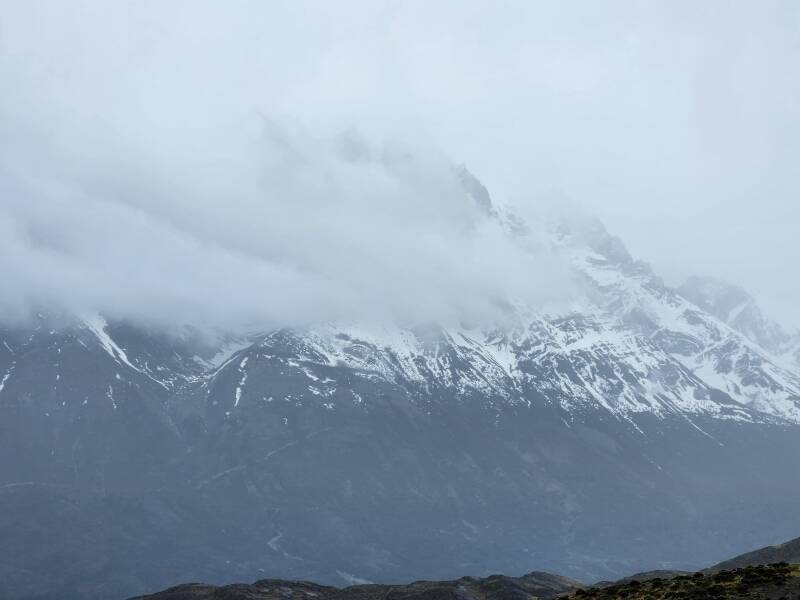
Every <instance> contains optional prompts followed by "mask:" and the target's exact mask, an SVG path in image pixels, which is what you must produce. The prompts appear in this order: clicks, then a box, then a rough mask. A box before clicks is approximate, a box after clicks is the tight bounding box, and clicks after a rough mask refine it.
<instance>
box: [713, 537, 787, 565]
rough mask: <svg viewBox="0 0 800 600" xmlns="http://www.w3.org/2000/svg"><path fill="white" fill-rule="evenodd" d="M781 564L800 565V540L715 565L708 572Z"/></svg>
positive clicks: (759, 550) (768, 547)
mask: <svg viewBox="0 0 800 600" xmlns="http://www.w3.org/2000/svg"><path fill="white" fill-rule="evenodd" d="M779 562H785V563H790V564H800V538H796V539H793V540H790V541H788V542H784V543H783V544H776V545H774V546H767V547H766V548H760V549H758V550H754V551H752V552H747V553H745V554H742V555H741V556H736V557H734V558H731V559H729V560H726V561H723V562H721V563H719V564H717V565H714V566H713V567H711V568H710V569H708V570H709V571H712V572H715V571H723V570H726V569H727V570H731V569H741V568H744V567H753V566H758V565H769V564H774V563H779Z"/></svg>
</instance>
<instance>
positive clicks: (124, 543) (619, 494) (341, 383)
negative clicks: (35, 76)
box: [0, 171, 800, 598]
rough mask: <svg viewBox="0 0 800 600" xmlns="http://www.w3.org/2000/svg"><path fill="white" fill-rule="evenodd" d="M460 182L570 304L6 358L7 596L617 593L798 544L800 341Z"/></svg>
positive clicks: (158, 336)
mask: <svg viewBox="0 0 800 600" xmlns="http://www.w3.org/2000/svg"><path fill="white" fill-rule="evenodd" d="M460 177H461V179H462V181H463V182H464V185H465V190H466V192H467V196H468V197H469V198H471V199H472V200H473V201H475V202H478V204H479V206H481V207H482V208H483V209H484V210H485V211H486V213H487V215H488V217H487V218H492V219H499V220H500V221H501V222H502V223H504V225H505V227H506V229H507V232H508V235H509V236H513V237H515V238H516V239H519V240H520V243H522V244H525V243H535V244H536V245H537V247H539V248H545V249H546V251H547V252H552V253H556V254H558V256H560V257H562V258H563V259H564V260H565V262H566V264H568V265H569V267H568V268H569V271H570V276H571V279H572V280H573V282H574V289H575V294H574V295H572V296H571V297H570V298H569V300H568V301H563V302H562V301H559V302H551V303H550V304H548V305H535V306H531V305H525V304H524V303H520V302H518V301H516V300H515V299H513V298H509V299H506V302H505V304H504V306H505V318H504V319H503V321H502V325H498V324H494V325H490V326H487V325H483V326H474V325H465V324H462V323H458V324H449V325H442V324H437V325H431V324H419V323H414V324H405V325H402V326H401V325H397V324H386V323H382V324H373V323H329V324H325V325H321V326H317V327H311V328H307V329H296V330H277V331H265V332H258V333H254V334H251V335H247V336H239V337H235V336H220V337H219V339H218V340H217V341H215V342H209V341H208V338H207V337H203V336H201V335H200V334H199V333H196V332H182V333H181V334H180V335H176V334H175V333H174V332H173V333H171V334H169V335H167V334H164V333H161V332H155V331H149V330H146V329H143V328H140V327H136V326H134V325H131V324H126V323H109V322H107V321H106V320H105V319H103V318H102V317H100V316H98V315H91V316H88V317H86V316H80V317H79V316H70V317H60V318H58V319H56V318H54V317H52V316H48V315H40V316H39V317H38V318H36V319H34V321H33V322H32V323H29V324H27V325H17V326H14V327H7V328H6V329H3V330H0V382H1V383H0V457H1V458H0V540H3V541H2V542H0V592H2V591H7V593H8V594H10V595H13V596H14V597H25V596H24V595H25V593H27V594H28V595H29V596H30V597H60V598H66V597H70V596H74V597H86V598H88V597H97V598H101V597H102V598H105V597H109V595H120V594H121V593H124V592H126V593H134V592H140V591H147V590H152V589H156V588H160V587H163V586H164V585H166V584H169V583H171V582H176V581H184V580H189V579H204V580H216V581H224V580H237V579H243V578H244V579H246V578H256V577H259V576H263V575H264V573H267V574H269V575H275V576H281V577H290V576H297V577H303V578H317V579H321V580H325V581H336V580H338V581H342V580H353V581H355V580H358V579H359V578H366V579H381V580H384V581H386V580H396V579H410V578H418V577H438V578H441V577H448V576H455V575H463V574H465V573H474V574H481V573H486V572H489V571H492V570H502V571H505V572H509V573H513V572H527V571H530V570H532V569H534V568H535V569H547V570H553V571H557V572H563V573H565V574H567V575H571V576H576V577H581V578H585V579H592V578H610V577H612V576H615V575H620V574H624V573H627V572H631V571H635V570H644V569H651V568H655V567H658V566H660V567H671V568H675V567H683V568H693V567H694V566H696V565H699V564H704V563H708V562H711V561H713V560H714V559H715V556H717V553H718V554H719V556H723V555H725V554H728V553H731V552H735V551H737V550H739V549H742V548H745V547H750V546H754V545H759V544H762V543H767V542H769V541H771V536H772V535H773V534H774V535H776V536H777V537H779V538H780V537H783V536H784V535H785V530H786V527H787V523H794V524H795V525H800V510H798V508H797V506H798V505H797V502H796V499H797V497H798V494H800V478H797V477H792V476H791V473H792V472H796V465H795V463H794V459H793V457H794V456H796V455H797V452H798V451H800V363H798V361H797V360H796V357H793V355H792V349H793V348H795V347H796V339H795V338H794V337H793V336H792V335H790V334H787V333H784V332H783V331H782V330H780V329H779V328H778V327H777V326H775V325H773V324H772V323H771V322H770V321H769V320H768V319H766V318H765V317H763V315H761V313H760V311H759V310H758V308H757V307H756V306H755V303H754V302H753V301H752V298H750V297H749V296H747V295H746V294H744V293H743V292H741V291H740V290H738V289H737V288H734V287H731V286H726V285H725V284H721V283H718V282H713V281H710V280H709V281H707V280H699V279H698V280H691V281H689V282H687V284H686V285H684V286H682V287H681V288H679V289H673V288H670V287H669V286H667V285H665V284H664V283H663V281H662V280H661V279H660V278H659V277H658V276H657V275H656V274H655V273H654V272H653V271H652V270H651V269H650V268H649V267H648V266H647V265H646V264H644V263H642V262H639V261H636V260H635V259H633V258H632V257H631V256H630V254H629V253H628V252H627V250H626V249H625V247H624V245H623V243H622V242H621V241H620V240H618V239H617V238H615V237H613V236H611V235H610V234H608V233H607V232H606V230H605V229H604V227H603V226H602V224H600V223H599V222H598V221H596V220H592V219H585V218H581V219H572V220H563V219H562V220H557V221H548V222H546V223H539V224H536V226H535V227H531V226H530V224H525V223H523V222H522V221H521V220H520V219H519V218H517V217H514V216H513V215H510V214H509V213H508V212H504V211H502V210H499V209H496V208H494V207H493V206H492V204H491V199H490V197H489V195H488V191H487V190H486V188H485V187H483V186H482V185H481V184H480V182H478V181H477V179H475V178H474V177H472V176H471V175H470V174H469V173H468V172H466V171H464V172H463V173H461V175H460ZM534 232H535V233H534ZM528 238H530V239H528ZM765 496H767V497H768V498H769V500H768V501H766V502H765ZM743 519H746V520H747V521H746V522H747V523H748V524H749V525H747V526H744V527H743V526H742V523H741V522H742V520H743ZM732 523H736V524H737V527H736V528H731V527H730V525H731V524H732ZM734 530H735V531H736V532H737V534H736V536H738V537H734V536H733V534H731V533H730V531H734ZM21 539H26V540H29V543H26V544H24V547H25V548H32V550H29V551H26V552H20V551H19V548H21V547H22V546H20V545H19V544H18V543H17V542H18V541H19V540H21ZM656 539H657V540H658V542H657V543H654V540H656ZM30 540H36V541H35V542H30ZM43 571H46V572H47V573H48V576H47V577H45V578H42V576H41V574H42V572H43Z"/></svg>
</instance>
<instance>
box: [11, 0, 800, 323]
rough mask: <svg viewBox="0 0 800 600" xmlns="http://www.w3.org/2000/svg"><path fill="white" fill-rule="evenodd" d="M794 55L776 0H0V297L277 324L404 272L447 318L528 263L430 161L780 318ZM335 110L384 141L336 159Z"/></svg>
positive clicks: (798, 82)
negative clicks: (583, 213) (0, 286)
mask: <svg viewBox="0 0 800 600" xmlns="http://www.w3.org/2000/svg"><path fill="white" fill-rule="evenodd" d="M799 65H800V3H797V2H794V1H791V0H790V1H786V2H767V1H764V0H758V1H752V2H746V1H740V2H714V1H707V2H673V1H670V2H659V3H656V2H615V1H609V2H577V1H576V2H569V3H565V2H527V1H525V2H503V3H497V2H411V1H405V2H385V3H381V2H377V1H369V2H298V1H293V2H285V3H278V2H255V1H254V2H235V1H233V2H232V1H228V2H198V1H195V2H168V3H165V2H141V1H138V2H131V3H124V2H114V3H110V2H101V1H99V0H98V1H96V2H77V1H74V2H70V3H64V2H57V1H53V2H38V3H34V2H29V1H19V2H10V1H8V0H0V89H2V94H1V95H0V161H2V162H0V193H2V196H0V202H2V203H3V206H4V208H6V209H7V210H4V211H3V212H4V213H5V214H4V215H2V216H0V228H3V229H4V234H5V235H4V239H5V241H4V242H0V243H2V244H5V246H4V247H3V255H4V258H0V265H2V266H3V269H4V271H6V273H8V272H12V273H13V276H11V277H9V276H8V275H6V277H7V280H8V279H9V278H10V279H11V280H12V281H15V282H16V290H17V292H16V294H13V293H9V292H7V291H6V292H4V293H3V295H2V296H0V301H3V302H4V303H5V304H6V306H5V307H4V308H5V309H6V310H12V309H13V308H14V306H17V307H18V306H21V305H23V304H25V302H27V301H29V299H30V298H37V297H41V296H47V295H48V294H49V295H60V296H64V295H65V294H66V296H69V298H68V299H67V300H68V302H69V303H74V304H75V305H76V306H84V305H87V303H88V304H91V303H95V304H97V305H98V306H100V307H106V306H107V305H109V304H114V305H116V306H122V307H125V308H120V310H121V311H122V312H125V311H126V310H133V308H130V309H129V308H127V307H128V306H130V307H134V306H143V305H144V306H158V307H162V308H163V312H164V315H165V318H171V316H173V315H174V314H177V313H179V312H180V311H181V310H182V309H181V307H182V306H184V307H185V306H186V304H187V303H191V302H192V296H194V297H195V300H194V302H195V303H197V304H202V307H200V308H198V311H199V313H198V314H202V315H203V317H204V318H211V319H213V318H215V316H219V314H222V313H224V312H225V311H226V310H229V309H230V308H231V307H233V308H235V309H237V310H239V311H240V312H241V313H243V314H247V315H248V318H254V319H259V318H274V319H277V320H292V319H301V317H300V316H299V315H301V314H303V313H304V311H309V310H313V311H319V310H320V307H321V306H325V307H331V306H334V307H335V306H345V305H352V304H353V302H354V301H355V299H356V298H358V299H361V301H364V303H365V304H366V303H367V301H366V299H370V300H373V299H375V298H381V299H384V300H385V299H387V298H396V297H397V296H399V295H402V291H403V290H404V289H408V288H407V287H404V286H412V285H414V284H413V282H414V281H417V282H422V283H428V284H429V286H428V287H430V288H431V290H432V291H431V292H430V294H428V295H423V297H422V298H419V299H418V300H419V302H420V303H423V304H425V306H438V305H444V304H448V303H452V302H453V301H456V300H459V299H463V298H464V297H466V296H469V297H472V298H476V299H477V300H476V302H475V305H474V306H470V307H469V310H470V311H473V310H483V308H484V306H483V305H484V304H487V303H489V304H490V303H491V301H492V297H491V296H492V295H491V290H492V289H510V290H511V291H513V292H514V293H519V294H534V293H535V291H534V290H536V289H540V288H541V287H542V286H543V285H544V284H545V283H546V282H551V281H554V280H553V278H554V277H555V276H554V273H555V272H557V271H558V269H557V268H556V267H555V266H554V265H551V264H548V263H547V261H542V260H540V261H535V264H528V263H527V262H525V261H524V260H523V259H521V258H520V256H521V254H520V253H519V252H518V251H517V249H514V248H508V247H505V246H504V243H503V242H500V241H498V240H499V236H497V232H494V231H485V230H483V229H481V227H482V225H481V224H480V220H479V219H478V217H475V216H474V215H464V214H462V213H461V212H459V210H460V209H459V210H456V208H455V204H454V203H455V202H457V200H456V199H455V192H454V190H453V189H452V182H451V181H450V180H449V179H448V175H447V172H448V168H447V165H446V163H447V161H448V159H447V158H446V157H450V158H452V159H453V160H455V161H456V162H464V163H466V164H467V165H468V166H469V168H470V169H471V170H472V171H473V172H474V173H475V174H477V175H478V176H479V177H480V178H481V179H482V180H483V181H484V183H485V184H486V185H487V186H488V187H489V189H490V190H491V191H492V193H493V195H494V196H495V198H496V199H498V200H500V201H501V202H512V203H514V204H517V205H520V206H522V207H535V206H536V205H537V203H538V202H539V199H540V198H542V197H543V196H546V195H550V194H551V192H552V191H553V190H556V191H558V192H560V193H563V194H565V195H566V196H568V197H569V198H571V199H572V200H574V201H575V202H577V203H578V204H580V205H582V206H584V207H585V208H586V210H588V211H589V212H593V213H596V214H598V215H599V216H600V217H601V218H602V219H604V220H605V222H606V224H607V226H608V228H609V229H610V230H611V231H612V232H614V233H617V234H619V235H620V236H621V237H622V238H623V239H624V241H625V242H626V244H627V245H628V246H629V248H630V250H631V251H632V252H633V253H634V254H635V255H637V256H639V257H641V258H643V259H645V260H648V261H649V262H651V263H652V264H653V265H654V266H655V268H656V269H657V270H658V271H659V272H660V273H662V274H663V275H665V276H666V277H667V279H668V280H669V281H671V282H673V283H676V282H678V281H679V280H680V279H681V278H682V277H683V276H686V275H691V274H713V275H717V276H720V277H722V278H725V279H729V280H731V281H734V282H736V283H739V284H741V285H743V286H745V287H747V288H748V289H750V291H752V292H753V293H755V294H756V295H757V296H758V297H759V298H760V299H762V300H763V302H764V304H765V305H766V306H767V307H768V309H770V310H771V311H772V312H774V313H775V314H776V315H777V316H779V317H781V318H783V319H785V320H790V321H793V322H795V323H797V322H799V321H800V316H798V315H796V314H795V312H796V311H795V306H796V303H797V300H798V299H800V279H798V277H797V276H796V273H797V266H798V258H800V252H798V249H797V242H796V240H797V239H798V237H800V236H799V234H800V207H799V206H798V202H797V194H798V190H800V169H798V168H797V165H798V164H800V161H798V158H800V156H799V155H800V104H799V102H800V68H798V66H799ZM265 119H266V120H267V122H268V123H271V124H272V125H270V127H272V131H273V133H274V135H272V136H271V137H269V139H268V140H267V142H266V143H265V142H264V140H263V139H262V138H261V137H260V136H259V134H260V132H261V131H262V128H263V126H264V123H265ZM342 130H352V131H357V132H358V135H360V136H362V137H363V139H364V140H367V142H366V144H367V146H368V147H369V148H370V152H371V154H370V155H371V156H373V157H375V156H382V157H384V158H382V159H380V160H378V159H375V158H373V159H370V160H367V161H361V162H359V161H355V162H352V161H351V162H347V161H344V162H342V159H341V157H340V156H339V155H338V154H337V153H336V152H334V151H333V150H331V147H330V146H331V144H332V143H333V142H331V141H330V140H331V137H332V136H333V135H334V134H336V133H338V132H340V131H342ZM385 140H396V142H391V143H389V146H388V148H389V149H388V150H387V146H386V142H385ZM393 144H396V145H393ZM393 153H394V154H393ZM406 154H412V155H413V156H414V157H415V158H414V160H413V161H411V162H412V163H413V164H410V165H408V164H405V163H403V161H402V160H390V161H388V162H387V160H385V157H386V156H387V155H392V156H395V155H396V156H404V155H406ZM287 157H289V158H287ZM340 163H341V164H340ZM401 164H402V165H405V166H398V165H401ZM265 165H267V166H266V167H265ZM379 191H380V193H382V194H383V197H382V198H380V199H379V198H376V194H377V193H378V192H379ZM287 196H290V197H291V198H292V202H291V203H287V202H286V201H285V198H286V197H287ZM279 198H280V199H281V201H280V202H279V201H278V199H279ZM297 223H302V224H303V227H302V228H299V227H298V226H297ZM420 228H421V229H420ZM476 228H477V229H478V230H479V231H480V235H479V236H477V238H476V237H475V235H474V231H475V230H476ZM300 230H302V231H300ZM387 232H391V233H390V234H389V233H387ZM465 232H469V233H465ZM353 233H354V235H351V234H353ZM354 238H355V239H356V240H357V241H353V240H354ZM419 239H423V240H427V242H426V243H422V244H420V243H419V242H418V240H419ZM476 239H477V240H478V241H475V240H476ZM120 242H121V243H120ZM380 246H385V248H383V249H378V250H376V248H379V247H380ZM321 249H324V251H323V250H321ZM426 261H429V264H428V265H427V266H420V263H425V262H426ZM518 261H522V262H518ZM348 262H349V265H350V266H349V267H347V266H343V265H347V264H348ZM511 263H517V264H518V266H516V267H513V268H509V267H508V265H509V264H511ZM119 264H124V265H125V268H124V269H123V271H124V277H123V276H118V274H117V275H115V273H114V271H115V265H119ZM410 264H413V265H416V266H415V267H414V268H412V269H409V267H408V265H410ZM465 264H474V265H477V266H474V267H472V268H470V269H467V268H466V267H465V266H464V265H465ZM15 265H16V267H15ZM20 265H23V266H20ZM503 265H505V266H503ZM501 266H503V268H500V267H501ZM473 269H474V272H473ZM116 270H117V271H118V270H119V269H116ZM378 271H380V272H382V273H383V275H376V273H377V272H378ZM54 273H57V275H54ZM247 273H250V274H251V275H250V277H249V278H248V277H247ZM321 273H327V279H328V280H327V281H324V282H322V281H321V280H320V274H321ZM442 273H445V275H442ZM526 273H530V274H532V275H531V276H528V277H527V281H526V283H525V284H524V285H523V284H521V283H520V282H519V280H520V279H526V277H525V274H526ZM257 274H259V275H257ZM210 278H212V279H213V278H216V280H217V282H216V284H211V283H209V281H208V280H209V279H210ZM442 278H443V279H444V283H442ZM98 280H99V281H102V284H103V285H100V284H99V283H98ZM255 280H258V281H259V282H262V283H258V284H257V283H254V281H255ZM476 280H480V282H479V283H476ZM559 285H560V284H559V283H558V282H555V283H554V287H558V286H559ZM393 286H396V288H393ZM120 287H122V288H123V289H124V290H125V294H123V295H122V296H120V295H119V293H118V289H119V288H120ZM112 288H113V290H112ZM476 288H479V289H476ZM6 289H8V287H6ZM234 289H239V290H240V293H234V292H233V291H232V290H234ZM276 289H283V290H289V291H290V293H288V292H287V293H285V294H282V295H283V296H284V297H283V298H282V299H277V298H274V295H275V290H276ZM67 290H69V293H67ZM76 290H81V291H80V292H78V291H76ZM155 290H158V291H155ZM223 290H228V292H226V293H222V291H223ZM387 290H388V291H387ZM226 294H229V296H226ZM151 296H152V297H151ZM254 296H255V297H264V298H269V299H270V302H271V304H272V306H273V309H271V311H268V312H267V314H261V313H260V312H259V310H256V309H254V305H253V302H252V298H253V297H254ZM197 297H202V298H203V299H202V300H198V299H197ZM209 297H214V298H213V299H214V301H213V302H211V301H209V300H208V298H209ZM308 298H314V299H316V300H315V301H314V302H311V301H308V300H306V299H308ZM320 298H322V299H323V301H322V302H320ZM275 306H278V308H274V307H275ZM403 308H405V309H411V310H413V309H414V307H413V306H404V307H403ZM183 310H185V308H184V309H183Z"/></svg>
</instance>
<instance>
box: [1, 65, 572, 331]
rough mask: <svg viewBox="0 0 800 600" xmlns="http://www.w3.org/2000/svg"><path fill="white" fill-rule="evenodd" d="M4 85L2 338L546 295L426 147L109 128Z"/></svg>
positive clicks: (280, 321)
mask: <svg viewBox="0 0 800 600" xmlns="http://www.w3.org/2000/svg"><path fill="white" fill-rule="evenodd" d="M5 75H6V76H7V77H8V73H6V74H5ZM42 81H44V82H45V83H47V84H48V85H49V86H51V87H49V88H48V91H49V92H52V93H53V94H54V95H53V96H50V97H48V95H43V93H42V92H43V90H42V89H41V88H40V87H37V86H36V85H34V84H37V83H38V84H41V83H42ZM16 83H17V85H16V86H14V88H13V89H14V94H13V95H11V97H5V98H3V99H0V117H2V121H3V123H4V126H3V127H4V131H3V135H2V137H0V198H2V212H1V213H0V272H2V279H3V282H2V287H0V315H2V319H3V320H4V321H6V322H13V321H16V320H19V319H23V318H25V317H26V316H29V315H30V313H31V311H37V310H44V311H50V310H54V311H66V312H69V313H78V314H81V313H86V312H88V313H93V312H101V313H103V314H105V315H107V316H109V317H112V318H118V319H129V320H135V321H137V322H143V323H147V324H155V325H172V326H174V325H176V324H177V325H193V326H199V327H212V328H215V329H220V328H222V329H232V330H240V329H248V328H267V327H281V326H297V325H305V324H310V323H314V322H318V321H327V320H331V319H364V318H387V317H391V318H401V319H412V320H441V319H469V320H473V319H494V318H497V317H498V316H500V315H501V313H502V311H503V307H504V303H505V302H506V301H507V300H508V299H509V298H519V299H524V300H526V301H536V300H537V299H542V298H545V297H552V295H553V294H554V293H555V289H556V287H557V286H558V285H559V283H558V280H559V267H558V264H557V262H556V261H555V259H554V258H552V257H549V256H547V255H546V254H545V253H543V252H533V251H532V250H531V248H530V247H525V246H523V245H522V240H518V239H513V238H511V237H509V236H508V235H507V234H506V232H505V231H504V230H503V228H502V227H501V225H500V223H499V222H498V220H497V219H495V218H492V217H491V216H490V215H489V214H488V213H487V211H486V207H485V206H481V204H480V203H478V202H476V201H475V200H474V198H472V197H470V196H469V195H468V193H467V192H466V191H465V188H464V186H463V185H462V181H461V179H460V176H459V170H458V168H456V167H455V166H454V164H453V163H452V161H451V160H450V159H449V158H447V157H445V156H444V155H442V154H441V153H439V152H437V151H433V150H431V149H430V148H428V147H425V146H418V145H409V144H405V143H397V142H373V141H368V140H366V139H364V138H363V137H362V136H361V135H360V134H359V133H358V132H357V131H355V130H348V131H345V132H343V133H340V134H338V135H333V136H322V137H319V136H315V135H312V134H311V133H309V132H308V131H307V130H306V129H305V128H303V127H300V126H298V125H297V124H296V123H290V122H285V121H284V122H278V121H276V120H275V119H273V118H271V117H270V116H267V115H264V114H262V113H260V112H258V111H256V110H253V111H252V113H251V114H243V113H239V114H236V113H235V112H234V111H230V110H225V109H220V110H218V111H212V110H207V111H204V114H203V116H202V118H196V119H195V118H189V117H188V116H187V114H186V113H175V115H174V117H175V121H174V122H172V121H170V126H169V127H161V126H159V123H157V122H155V121H157V120H161V119H169V117H170V115H169V114H165V113H163V112H162V111H161V110H159V111H157V112H156V115H157V116H158V119H157V120H151V119H149V118H147V116H142V115H138V114H137V113H136V106H135V105H129V106H128V109H129V110H127V111H121V112H119V113H118V114H116V115H115V118H111V117H110V116H109V111H108V110H106V109H105V107H103V106H99V105H97V104H96V103H95V102H93V101H90V100H89V99H87V98H85V97H82V98H81V101H80V102H79V103H77V104H75V105H73V106H69V105H68V103H66V102H64V100H63V99H62V97H61V96H60V95H59V94H58V90H57V89H56V87H55V86H53V83H52V81H50V80H49V79H47V78H44V79H35V78H30V77H27V76H21V77H18V80H17V81H16ZM43 99H46V100H44V101H43ZM66 99H67V100H69V99H70V98H69V95H67V97H66ZM186 100H187V101H189V100H190V99H189V98H187V99H186ZM195 100H198V99H195ZM199 101H202V99H199ZM240 117H245V118H240Z"/></svg>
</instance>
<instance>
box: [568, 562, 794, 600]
mask: <svg viewBox="0 0 800 600" xmlns="http://www.w3.org/2000/svg"><path fill="white" fill-rule="evenodd" d="M571 597H572V598H576V599H580V600H618V599H625V600H706V599H714V600H715V599H720V600H722V599H726V598H730V599H745V598H747V599H753V600H755V599H763V600H800V565H790V564H788V563H785V562H780V563H775V564H771V565H759V566H750V567H744V568H741V569H734V570H724V571H718V572H716V573H694V574H692V575H680V576H678V577H674V578H672V579H667V580H665V579H661V578H654V579H651V580H649V581H637V580H632V581H627V582H624V583H617V584H613V585H609V586H606V587H592V588H586V589H582V590H578V591H577V592H575V593H574V594H572V596H571Z"/></svg>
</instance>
